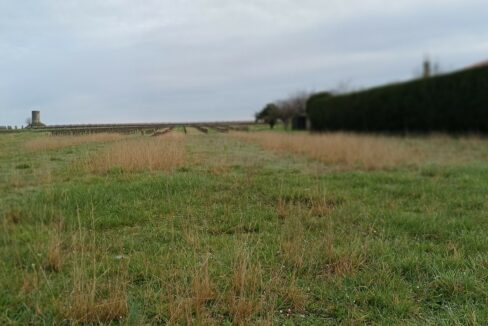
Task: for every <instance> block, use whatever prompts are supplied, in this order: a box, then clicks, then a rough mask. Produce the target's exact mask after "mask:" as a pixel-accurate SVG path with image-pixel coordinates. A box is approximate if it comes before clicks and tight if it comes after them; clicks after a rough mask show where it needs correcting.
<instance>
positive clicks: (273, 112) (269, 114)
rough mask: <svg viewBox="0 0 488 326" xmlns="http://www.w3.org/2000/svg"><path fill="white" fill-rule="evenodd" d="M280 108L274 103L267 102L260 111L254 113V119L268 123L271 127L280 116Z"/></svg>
mask: <svg viewBox="0 0 488 326" xmlns="http://www.w3.org/2000/svg"><path fill="white" fill-rule="evenodd" d="M279 111H280V109H279V108H278V106H277V105H276V104H274V103H269V104H267V105H266V106H265V107H264V108H263V109H262V110H261V111H259V112H258V113H256V121H263V122H265V123H267V124H268V125H269V127H270V128H271V129H273V127H274V126H275V124H276V122H277V121H278V119H279V118H280V116H279V114H280V112H279Z"/></svg>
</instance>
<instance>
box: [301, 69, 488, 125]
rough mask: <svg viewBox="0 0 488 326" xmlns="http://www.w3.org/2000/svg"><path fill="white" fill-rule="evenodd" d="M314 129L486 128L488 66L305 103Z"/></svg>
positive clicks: (326, 94) (322, 97) (487, 113)
mask: <svg viewBox="0 0 488 326" xmlns="http://www.w3.org/2000/svg"><path fill="white" fill-rule="evenodd" d="M307 113H308V115H309V117H310V122H311V126H312V129H314V130H321V131H324V130H348V131H361V132H362V131H373V132H375V131H377V132H430V131H439V132H454V133H456V132H483V133H487V132H488V67H483V68H477V69H470V70H464V71H461V72H456V73H452V74H448V75H442V76H438V77H432V78H428V79H421V80H414V81H411V82H407V83H401V84H392V85H387V86H384V87H378V88H374V89H370V90H367V91H362V92H357V93H352V94H347V95H340V96H330V95H329V94H328V93H321V94H317V95H314V96H312V97H311V98H310V99H309V101H308V103H307Z"/></svg>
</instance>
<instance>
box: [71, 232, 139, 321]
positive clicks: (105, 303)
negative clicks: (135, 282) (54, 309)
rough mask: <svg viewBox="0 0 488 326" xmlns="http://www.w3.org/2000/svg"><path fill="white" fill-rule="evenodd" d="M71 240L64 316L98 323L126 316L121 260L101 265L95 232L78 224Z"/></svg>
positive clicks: (124, 272)
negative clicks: (115, 263) (69, 268)
mask: <svg viewBox="0 0 488 326" xmlns="http://www.w3.org/2000/svg"><path fill="white" fill-rule="evenodd" d="M89 232H90V233H89ZM72 241H73V243H72V248H71V251H72V253H71V254H72V257H73V269H72V273H71V279H72V289H71V293H70V296H69V298H68V300H67V305H65V306H64V309H63V310H64V317H65V319H67V320H69V321H70V322H73V323H82V324H100V323H111V322H112V321H119V320H122V319H124V318H125V317H127V315H128V313H129V306H128V295H127V284H128V281H127V280H128V271H127V266H126V265H124V264H122V263H121V265H119V266H118V267H116V268H115V269H114V268H102V266H103V263H104V262H103V261H100V257H97V251H98V252H100V251H101V248H100V247H98V246H97V244H96V236H95V233H93V231H86V230H84V229H83V228H82V227H81V224H80V228H79V232H78V233H77V234H75V235H73V240H72ZM63 305H64V302H63Z"/></svg>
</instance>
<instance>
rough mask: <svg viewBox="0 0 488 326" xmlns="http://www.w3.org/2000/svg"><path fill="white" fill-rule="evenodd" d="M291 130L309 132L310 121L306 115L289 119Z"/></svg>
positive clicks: (302, 114)
mask: <svg viewBox="0 0 488 326" xmlns="http://www.w3.org/2000/svg"><path fill="white" fill-rule="evenodd" d="M291 129H293V130H310V119H309V118H308V116H307V114H306V113H300V114H297V115H295V116H294V117H293V118H292V119H291Z"/></svg>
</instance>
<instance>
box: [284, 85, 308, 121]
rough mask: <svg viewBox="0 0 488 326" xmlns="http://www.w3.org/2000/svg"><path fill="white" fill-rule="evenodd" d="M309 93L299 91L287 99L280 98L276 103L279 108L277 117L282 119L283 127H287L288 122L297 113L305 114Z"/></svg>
mask: <svg viewBox="0 0 488 326" xmlns="http://www.w3.org/2000/svg"><path fill="white" fill-rule="evenodd" d="M309 97H310V94H309V93H307V92H305V91H301V92H296V93H295V94H293V95H291V96H289V97H288V98H287V99H284V100H281V101H279V102H278V103H277V106H278V108H279V118H280V120H281V121H283V124H284V125H285V129H288V128H289V126H290V122H291V120H292V119H293V117H294V116H296V115H299V114H305V111H306V106H307V100H308V98H309Z"/></svg>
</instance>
